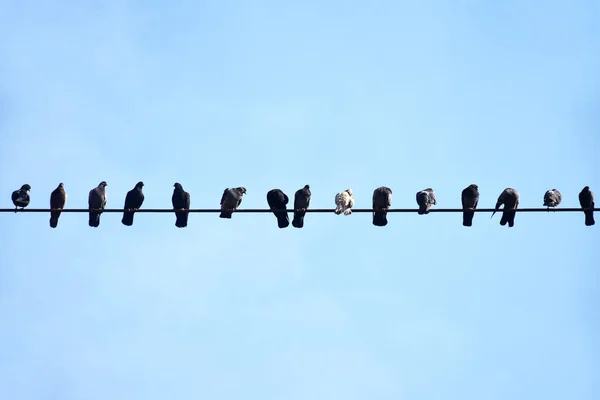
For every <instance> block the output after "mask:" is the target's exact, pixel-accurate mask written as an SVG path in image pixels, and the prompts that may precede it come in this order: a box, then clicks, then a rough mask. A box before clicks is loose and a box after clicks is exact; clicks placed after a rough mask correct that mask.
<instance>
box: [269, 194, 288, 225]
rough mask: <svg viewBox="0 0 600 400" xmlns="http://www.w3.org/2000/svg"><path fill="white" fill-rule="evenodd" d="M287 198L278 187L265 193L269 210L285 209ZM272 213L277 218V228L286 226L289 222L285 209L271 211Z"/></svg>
mask: <svg viewBox="0 0 600 400" xmlns="http://www.w3.org/2000/svg"><path fill="white" fill-rule="evenodd" d="M288 202H289V198H288V197H287V195H286V194H285V193H283V192H282V191H281V190H280V189H273V190H269V192H268V193H267V203H269V208H270V209H271V210H285V209H286V206H287V203H288ZM273 214H274V215H275V217H276V218H277V226H278V227H279V228H282V229H283V228H287V227H288V226H289V224H290V219H289V218H288V214H287V212H286V211H273Z"/></svg>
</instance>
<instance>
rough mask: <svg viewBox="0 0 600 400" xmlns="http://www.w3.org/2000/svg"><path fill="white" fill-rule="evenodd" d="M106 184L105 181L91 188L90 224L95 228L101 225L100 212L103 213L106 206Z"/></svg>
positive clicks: (89, 201) (89, 203)
mask: <svg viewBox="0 0 600 400" xmlns="http://www.w3.org/2000/svg"><path fill="white" fill-rule="evenodd" d="M106 186H107V184H106V182H105V181H102V182H100V184H99V185H98V186H97V187H95V188H93V189H92V190H90V194H89V196H88V206H89V209H90V213H89V215H90V219H89V222H88V224H89V225H90V226H91V227H93V228H97V227H99V226H100V214H102V210H104V207H106V201H107V198H106ZM92 210H93V211H92Z"/></svg>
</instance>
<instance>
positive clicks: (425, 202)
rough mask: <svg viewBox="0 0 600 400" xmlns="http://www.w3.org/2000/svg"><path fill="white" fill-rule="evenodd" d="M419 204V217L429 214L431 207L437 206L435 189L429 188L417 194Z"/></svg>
mask: <svg viewBox="0 0 600 400" xmlns="http://www.w3.org/2000/svg"><path fill="white" fill-rule="evenodd" d="M417 204H418V205H419V211H418V213H419V215H423V214H429V209H430V208H431V206H432V205H436V204H437V201H436V200H435V193H434V191H433V189H432V188H427V189H423V190H421V191H419V192H417Z"/></svg>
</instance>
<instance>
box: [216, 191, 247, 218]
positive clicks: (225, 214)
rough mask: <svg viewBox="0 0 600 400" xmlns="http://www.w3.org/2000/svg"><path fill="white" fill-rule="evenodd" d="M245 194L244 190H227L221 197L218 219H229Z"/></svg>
mask: <svg viewBox="0 0 600 400" xmlns="http://www.w3.org/2000/svg"><path fill="white" fill-rule="evenodd" d="M244 194H246V188H243V187H237V188H227V189H225V190H224V191H223V196H221V214H219V218H227V219H231V215H232V214H233V212H234V211H235V210H236V209H237V208H238V207H239V206H240V204H242V197H243V196H244Z"/></svg>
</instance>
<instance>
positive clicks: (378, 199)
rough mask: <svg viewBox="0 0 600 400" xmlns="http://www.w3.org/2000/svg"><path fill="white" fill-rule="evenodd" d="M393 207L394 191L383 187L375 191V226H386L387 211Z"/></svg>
mask: <svg viewBox="0 0 600 400" xmlns="http://www.w3.org/2000/svg"><path fill="white" fill-rule="evenodd" d="M391 206H392V189H390V188H389V187H385V186H381V187H378V188H377V189H375V190H374V191H373V225H375V226H386V225H387V223H388V221H387V210H388V209H389V208H390V207H391Z"/></svg>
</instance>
